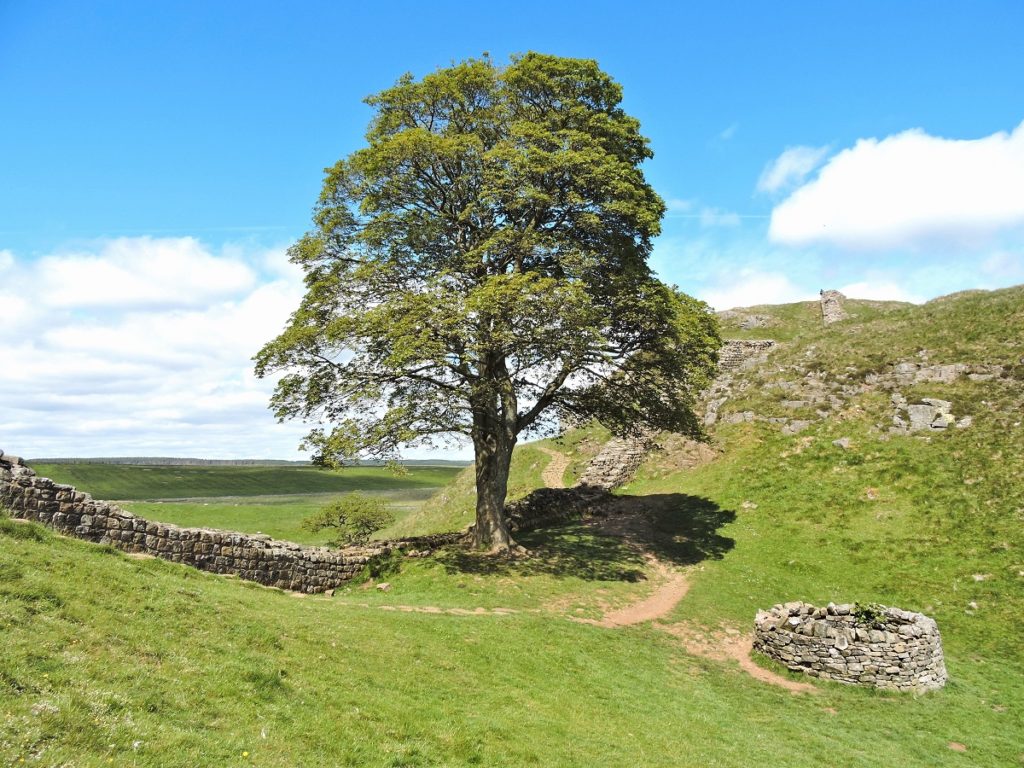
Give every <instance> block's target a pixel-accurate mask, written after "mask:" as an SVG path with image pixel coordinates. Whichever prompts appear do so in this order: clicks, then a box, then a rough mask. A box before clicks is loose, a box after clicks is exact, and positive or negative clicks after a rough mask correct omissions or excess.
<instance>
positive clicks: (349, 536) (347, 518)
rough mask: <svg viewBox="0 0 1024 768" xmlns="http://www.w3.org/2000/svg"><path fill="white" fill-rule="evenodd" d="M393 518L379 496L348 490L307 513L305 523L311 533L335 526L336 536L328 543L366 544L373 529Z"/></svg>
mask: <svg viewBox="0 0 1024 768" xmlns="http://www.w3.org/2000/svg"><path fill="white" fill-rule="evenodd" d="M394 521H395V516H394V514H392V512H391V510H390V509H388V506H387V504H385V503H384V502H383V501H381V500H380V499H376V498H373V497H372V496H367V495H365V494H362V493H349V494H346V495H345V496H342V497H341V498H340V499H338V500H337V501H333V502H331V503H330V504H328V505H327V506H326V507H324V508H323V509H322V510H320V511H319V512H317V513H316V514H315V515H311V516H310V517H307V518H306V519H305V520H303V521H302V527H303V528H305V529H306V530H307V531H311V532H312V533H318V532H319V531H324V530H327V529H333V530H335V531H337V536H336V537H335V538H334V539H333V540H331V541H330V542H328V543H330V544H332V545H334V546H336V547H348V546H352V545H362V544H366V542H368V541H369V540H370V537H371V536H372V535H373V534H374V533H376V532H377V531H379V530H380V529H381V528H386V527H387V526H389V525H391V523H393V522H394Z"/></svg>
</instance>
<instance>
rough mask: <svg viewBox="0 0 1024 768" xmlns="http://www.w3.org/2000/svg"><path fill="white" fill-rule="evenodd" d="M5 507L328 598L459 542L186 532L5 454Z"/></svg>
mask: <svg viewBox="0 0 1024 768" xmlns="http://www.w3.org/2000/svg"><path fill="white" fill-rule="evenodd" d="M0 506H3V507H5V508H6V509H7V510H8V512H9V513H10V514H11V515H12V516H13V517H16V518H20V519H23V520H33V521H35V522H38V523H42V524H43V525H47V526H49V527H51V528H53V529H54V530H56V531H58V532H59V533H63V534H66V535H68V536H74V537H76V538H79V539H85V540H86V541H93V542H97V543H100V544H109V545H110V546H112V547H115V548H116V549H120V550H122V551H125V552H132V553H139V554H146V555H153V556H156V557H160V558H163V559H164V560H170V561H172V562H175V563H184V564H186V565H190V566H192V567H194V568H199V569H200V570H204V571H211V572H213V573H222V574H233V575H235V576H238V577H240V578H243V579H247V580H249V581H256V582H259V583H260V584H266V585H267V586H272V587H280V588H282V589H288V590H293V591H297V592H310V593H312V592H324V591H326V590H328V589H333V588H335V587H337V586H340V585H342V584H344V583H345V582H347V581H349V580H350V579H352V578H353V577H354V576H356V575H357V574H358V573H359V572H360V571H362V570H363V567H364V566H365V565H366V564H367V563H368V562H369V561H370V559H371V558H373V557H376V556H379V555H385V554H387V553H389V552H391V551H395V550H398V551H403V552H405V553H406V554H409V555H415V554H419V553H420V552H421V550H425V549H431V548H433V547H436V546H440V545H442V544H444V543H448V542H449V541H453V540H454V539H455V538H458V536H459V535H457V534H452V535H451V536H432V537H422V538H419V539H406V540H402V541H388V542H380V543H377V544H374V545H373V546H368V547H350V548H347V549H328V548H326V547H304V546H301V545H299V544H293V543H291V542H287V541H278V540H276V539H272V538H270V537H269V536H263V535H260V534H249V533H237V532H233V531H220V530H214V529H209V528H182V527H179V526H177V525H171V524H168V523H158V522H154V521H152V520H146V519H144V518H141V517H136V516H135V515H133V514H131V513H130V512H127V511H125V510H123V509H121V508H120V507H118V506H117V505H116V504H111V503H109V502H106V501H98V500H95V499H93V498H92V497H91V496H90V495H89V494H87V493H82V492H81V491H78V490H76V489H75V488H74V487H72V486H70V485H62V484H60V483H55V482H53V481H52V480H50V479H48V478H45V477H39V476H38V475H37V474H36V473H35V472H34V471H33V470H32V469H30V468H29V467H26V466H25V465H24V463H23V462H22V460H21V459H20V458H18V457H16V456H9V455H5V454H4V453H3V451H0Z"/></svg>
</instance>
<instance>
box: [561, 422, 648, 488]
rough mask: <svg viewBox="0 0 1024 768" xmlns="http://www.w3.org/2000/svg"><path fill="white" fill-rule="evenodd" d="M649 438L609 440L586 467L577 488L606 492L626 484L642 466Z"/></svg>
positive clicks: (644, 436)
mask: <svg viewBox="0 0 1024 768" xmlns="http://www.w3.org/2000/svg"><path fill="white" fill-rule="evenodd" d="M652 441H653V435H650V434H645V435H642V436H641V437H632V438H628V437H627V438H621V437H613V438H612V439H611V440H609V441H608V442H607V443H605V445H604V447H603V448H602V449H601V451H600V453H598V454H597V456H595V457H594V458H593V459H592V460H591V462H590V464H588V465H587V468H586V470H584V472H583V474H582V476H581V477H580V479H579V482H578V483H577V485H580V486H585V487H588V488H599V489H601V490H605V491H610V490H612V489H614V488H618V487H619V486H620V485H623V484H625V483H627V482H629V481H630V480H631V479H632V477H633V475H634V474H635V473H636V471H637V469H638V468H639V467H640V465H641V464H642V463H643V460H644V457H645V456H646V455H647V451H648V450H649V449H650V447H651V443H652Z"/></svg>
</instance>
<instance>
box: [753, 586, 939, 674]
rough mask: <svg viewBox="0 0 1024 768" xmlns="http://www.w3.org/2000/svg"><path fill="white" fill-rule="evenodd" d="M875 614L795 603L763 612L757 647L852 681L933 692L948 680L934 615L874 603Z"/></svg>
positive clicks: (796, 666) (757, 623) (789, 663)
mask: <svg viewBox="0 0 1024 768" xmlns="http://www.w3.org/2000/svg"><path fill="white" fill-rule="evenodd" d="M874 608H875V611H874V612H873V614H874V616H873V618H874V619H876V620H873V621H869V620H866V619H865V617H864V616H863V615H859V614H858V611H857V606H855V605H849V604H844V605H835V604H834V603H829V604H828V606H827V607H825V608H818V607H815V606H813V605H811V604H809V603H802V602H792V603H786V604H785V605H776V606H774V607H772V608H771V609H770V610H767V611H758V612H757V616H756V617H755V618H754V649H755V650H757V651H759V652H761V653H763V654H764V655H765V656H768V657H769V658H771V659H774V660H775V661H778V662H779V663H781V664H784V665H785V666H786V667H787V668H788V669H789V670H791V671H793V672H803V673H805V674H808V675H810V676H812V677H823V678H828V679H830V680H836V681H838V682H840V683H848V684H850V685H864V686H874V687H875V688H881V689H885V690H894V691H930V690H935V689H938V688H941V687H942V686H944V685H945V684H946V679H947V675H946V664H945V660H944V657H943V654H942V641H941V639H940V637H939V628H938V626H937V625H936V623H935V620H934V619H931V618H929V617H927V616H925V615H923V614H920V613H912V612H910V611H903V610H900V609H899V608H887V607H886V606H875V607H874Z"/></svg>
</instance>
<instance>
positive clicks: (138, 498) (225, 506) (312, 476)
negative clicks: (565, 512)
mask: <svg viewBox="0 0 1024 768" xmlns="http://www.w3.org/2000/svg"><path fill="white" fill-rule="evenodd" d="M33 469H35V470H36V471H37V472H38V473H39V474H40V475H43V476H44V477H50V478H52V479H54V480H56V481H57V482H61V483H69V484H71V485H74V486H76V487H77V488H79V489H80V490H83V491H88V492H89V493H91V494H92V495H93V497H95V498H99V499H106V500H109V501H118V502H120V503H121V505H122V506H123V507H124V508H125V509H127V510H129V511H130V512H132V513H134V514H137V515H140V516H141V517H145V518H149V519H152V520H159V521H161V522H165V523H175V524H177V525H182V526H188V527H210V528H221V529H225V530H232V531H243V532H246V533H265V534H268V535H270V536H273V537H275V538H278V539H284V540H285V541H294V542H298V543H300V544H323V543H325V542H326V541H328V540H329V539H330V538H331V533H330V532H329V531H322V532H320V533H310V532H309V531H307V530H305V529H303V528H302V525H301V524H302V521H303V520H304V519H305V518H306V517H309V516H310V515H312V514H313V513H314V512H316V511H317V510H319V509H321V508H322V507H323V506H324V505H325V504H327V503H328V502H329V501H330V500H331V499H333V498H337V497H338V496H339V495H340V494H343V493H350V492H353V491H358V492H361V493H368V494H371V495H375V496H380V497H382V498H384V499H385V500H386V501H387V503H388V506H389V507H390V509H391V511H392V512H393V513H394V514H395V518H396V521H395V524H394V526H392V527H391V528H388V529H385V530H384V531H381V532H380V533H379V536H388V535H391V534H392V533H393V532H394V531H396V530H398V529H399V528H400V527H401V526H402V521H403V520H405V518H406V517H408V516H410V515H413V514H415V513H416V512H417V511H418V510H419V509H420V507H422V506H423V504H425V503H426V502H427V501H428V500H429V499H431V498H432V497H433V496H434V494H435V493H436V492H437V491H438V489H439V488H442V487H444V486H446V485H447V484H448V483H449V482H450V481H451V480H452V479H453V478H454V477H456V476H457V475H458V474H459V472H461V471H463V470H462V469H461V468H459V467H444V466H442V467H419V466H417V467H411V468H409V469H408V470H406V471H405V472H404V473H402V474H396V473H395V472H393V471H392V470H390V469H387V468H385V467H346V468H344V469H339V470H326V469H319V468H316V467H304V466H275V467H180V466H133V465H124V464H34V465H33Z"/></svg>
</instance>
